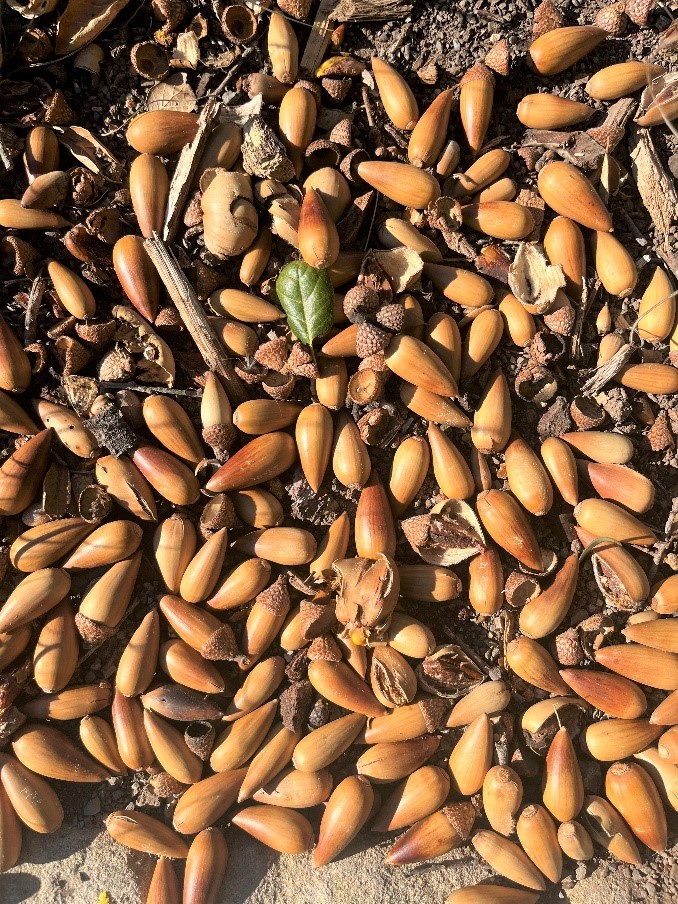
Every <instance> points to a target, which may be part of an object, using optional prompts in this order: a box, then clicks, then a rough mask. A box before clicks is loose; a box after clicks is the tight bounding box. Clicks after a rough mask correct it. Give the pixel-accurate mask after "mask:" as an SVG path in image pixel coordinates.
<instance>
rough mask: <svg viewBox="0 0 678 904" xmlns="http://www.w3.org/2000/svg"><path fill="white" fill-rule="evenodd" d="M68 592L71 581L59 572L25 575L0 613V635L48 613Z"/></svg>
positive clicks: (54, 569) (65, 573)
mask: <svg viewBox="0 0 678 904" xmlns="http://www.w3.org/2000/svg"><path fill="white" fill-rule="evenodd" d="M70 589H71V579H70V577H69V575H68V574H67V572H65V571H63V570H62V569H61V568H43V569H41V570H40V571H34V572H32V574H29V575H27V576H26V577H25V578H24V579H23V580H22V581H20V582H19V583H18V584H17V585H16V587H15V588H14V590H12V592H11V593H10V595H9V596H8V597H7V600H6V601H5V603H4V604H3V606H2V609H0V632H2V633H3V634H5V633H6V632H7V631H14V630H15V629H16V628H20V627H21V626H22V625H25V624H28V623H30V622H32V621H33V620H34V619H36V618H39V617H40V616H41V615H44V614H45V613H46V612H49V611H50V609H53V608H54V606H56V604H57V603H60V602H61V600H62V599H63V598H64V597H65V596H66V595H67V594H68V592H69V590H70Z"/></svg>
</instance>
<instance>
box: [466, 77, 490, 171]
mask: <svg viewBox="0 0 678 904" xmlns="http://www.w3.org/2000/svg"><path fill="white" fill-rule="evenodd" d="M459 84H460V86H461V93H460V95H459V115H460V116H461V124H462V126H463V127H464V133H465V134H466V140H467V141H468V145H469V147H470V148H471V151H472V152H473V155H474V156H477V155H478V153H479V152H480V149H481V147H482V145H483V142H484V141H485V135H486V134H487V129H488V126H489V124H490V117H491V116H492V104H493V102H494V76H493V75H492V72H491V71H490V70H489V69H488V68H487V66H485V65H484V64H483V63H476V64H475V65H474V66H472V67H471V69H469V70H468V72H466V73H465V74H464V75H463V76H462V79H461V81H460V82H459Z"/></svg>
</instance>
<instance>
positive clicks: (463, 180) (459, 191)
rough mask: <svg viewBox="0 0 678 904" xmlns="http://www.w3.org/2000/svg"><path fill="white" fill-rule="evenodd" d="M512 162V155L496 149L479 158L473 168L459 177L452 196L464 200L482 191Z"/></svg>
mask: <svg viewBox="0 0 678 904" xmlns="http://www.w3.org/2000/svg"><path fill="white" fill-rule="evenodd" d="M510 162H511V155H510V154H509V153H508V151H505V150H503V149H502V148H494V149H493V150H491V151H487V152H486V153H485V154H483V155H482V156H480V157H478V159H477V160H475V161H474V162H473V163H472V164H471V166H470V167H469V168H468V169H467V170H466V171H465V172H464V173H461V174H460V175H457V177H456V182H455V184H454V189H453V191H452V196H453V197H454V198H464V197H465V196H467V195H474V194H476V193H477V192H479V191H481V190H482V189H483V188H485V187H486V186H488V185H491V184H492V183H493V182H496V181H497V179H499V177H500V176H501V175H502V173H504V172H505V171H506V169H507V167H508V165H509V163H510Z"/></svg>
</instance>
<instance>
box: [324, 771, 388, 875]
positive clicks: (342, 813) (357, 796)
mask: <svg viewBox="0 0 678 904" xmlns="http://www.w3.org/2000/svg"><path fill="white" fill-rule="evenodd" d="M373 805H374V792H373V791H372V786H371V784H370V783H369V781H368V780H367V779H366V778H363V776H361V775H349V776H348V777H347V778H345V779H344V780H343V781H342V782H340V783H339V785H337V787H336V788H335V790H334V791H333V793H332V796H331V797H330V799H329V800H328V802H327V806H326V807H325V812H324V813H323V818H322V821H321V823H320V830H319V832H318V843H317V845H316V848H315V850H314V851H313V865H314V866H316V867H318V866H325V865H326V864H327V863H329V862H330V861H331V860H334V858H335V857H336V856H337V855H338V854H340V853H341V851H343V849H344V848H345V847H346V845H347V844H349V842H350V841H351V840H352V839H353V838H354V837H355V836H356V835H357V834H358V832H359V831H360V829H361V828H362V827H363V826H364V824H365V822H366V821H367V819H368V817H369V815H370V813H371V812H372V807H373Z"/></svg>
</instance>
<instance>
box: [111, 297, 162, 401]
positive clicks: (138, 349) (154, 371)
mask: <svg viewBox="0 0 678 904" xmlns="http://www.w3.org/2000/svg"><path fill="white" fill-rule="evenodd" d="M112 313H113V316H114V317H115V319H116V320H117V321H118V332H117V333H116V339H117V340H118V341H119V342H122V344H123V345H124V346H125V348H126V349H127V350H128V351H129V352H130V354H132V355H141V358H140V359H138V360H137V362H136V364H137V368H138V370H139V371H140V374H139V379H140V380H141V381H143V382H144V383H164V384H165V385H166V386H173V385H174V375H175V365H174V355H173V354H172V352H171V351H170V348H169V346H168V345H167V343H166V342H164V341H163V340H162V339H161V338H160V336H158V334H157V333H156V332H155V331H154V330H153V329H152V328H151V326H150V324H149V323H147V322H146V321H145V320H144V318H143V317H142V316H141V314H137V312H136V311H135V310H133V309H132V308H128V307H125V306H124V305H117V306H116V307H114V308H113V312H112Z"/></svg>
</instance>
